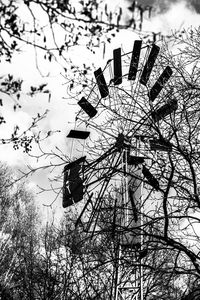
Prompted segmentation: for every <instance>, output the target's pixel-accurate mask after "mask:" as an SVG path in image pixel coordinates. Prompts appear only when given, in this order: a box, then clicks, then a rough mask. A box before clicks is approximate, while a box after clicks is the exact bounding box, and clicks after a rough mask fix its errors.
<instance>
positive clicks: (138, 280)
mask: <svg viewBox="0 0 200 300" xmlns="http://www.w3.org/2000/svg"><path fill="white" fill-rule="evenodd" d="M129 157H130V149H129V148H128V147H125V148H124V149H123V150H122V171H123V172H122V173H123V175H122V180H121V187H120V197H118V200H119V201H118V207H120V230H119V233H118V234H117V237H116V238H117V242H118V246H117V251H116V254H115V255H116V259H115V260H116V262H115V264H116V265H115V293H114V298H113V299H114V300H143V281H142V275H143V274H142V273H143V272H142V266H141V260H140V258H139V257H138V252H139V251H140V250H141V247H142V238H141V236H142V235H141V234H140V229H139V228H137V227H139V226H141V224H142V214H141V211H138V212H137V210H140V206H141V205H140V201H141V196H142V182H141V170H140V169H139V168H138V167H137V166H133V165H129ZM130 173H132V174H133V178H131V176H130V175H129V174H130ZM131 194H132V195H131ZM134 202H135V203H134ZM133 261H134V262H135V266H134V267H133V269H132V270H131V271H130V268H129V267H128V265H130V263H131V264H132V263H133ZM126 264H127V265H126Z"/></svg>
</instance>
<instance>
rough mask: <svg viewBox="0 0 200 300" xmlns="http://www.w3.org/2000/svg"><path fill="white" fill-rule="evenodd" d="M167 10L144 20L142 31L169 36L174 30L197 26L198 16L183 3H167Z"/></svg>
mask: <svg viewBox="0 0 200 300" xmlns="http://www.w3.org/2000/svg"><path fill="white" fill-rule="evenodd" d="M168 4H169V6H168V9H167V10H163V11H162V13H160V14H157V15H154V16H153V17H152V18H151V19H148V18H147V19H145V20H144V24H143V30H146V31H152V32H161V33H162V34H165V35H167V34H170V33H171V32H172V31H174V30H181V29H187V28H189V27H191V26H193V27H198V26H199V23H200V22H199V14H198V13H197V12H196V11H195V10H194V9H192V7H191V6H188V4H187V3H186V2H185V1H176V3H174V1H168Z"/></svg>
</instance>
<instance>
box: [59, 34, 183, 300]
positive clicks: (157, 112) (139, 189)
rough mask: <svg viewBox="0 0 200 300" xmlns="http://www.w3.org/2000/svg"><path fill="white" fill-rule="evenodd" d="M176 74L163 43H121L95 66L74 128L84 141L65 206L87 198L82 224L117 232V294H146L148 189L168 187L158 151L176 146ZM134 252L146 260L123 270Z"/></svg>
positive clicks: (67, 173)
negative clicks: (172, 124) (145, 212)
mask: <svg viewBox="0 0 200 300" xmlns="http://www.w3.org/2000/svg"><path fill="white" fill-rule="evenodd" d="M171 76H172V68H171V67H170V66H168V65H167V62H166V61H165V59H164V57H163V56H162V52H161V49H160V47H159V46H157V45H155V44H153V45H143V44H142V41H141V40H136V41H135V42H134V45H133V50H132V51H130V52H127V53H124V52H123V51H122V49H121V48H118V49H115V50H114V51H113V58H112V59H110V60H109V61H108V62H107V64H106V66H105V68H104V69H103V70H102V69H101V68H99V69H97V70H96V71H95V72H94V78H95V83H94V85H93V86H92V88H90V90H85V92H84V94H83V96H82V98H81V99H80V100H79V101H78V105H79V106H80V108H81V110H80V111H79V113H78V114H77V116H76V124H75V128H74V129H72V130H70V132H69V134H68V136H67V137H68V138H69V139H71V140H72V141H73V146H74V143H77V146H74V147H73V151H74V153H75V154H73V159H72V161H71V162H69V163H68V164H67V165H66V166H65V168H64V176H63V178H64V179H63V207H64V208H66V207H69V206H72V205H74V204H76V203H78V202H80V201H82V200H83V201H82V202H84V205H83V207H82V210H81V211H80V213H79V216H78V218H77V221H76V226H79V225H81V226H83V228H84V231H85V232H87V234H88V236H89V237H90V238H91V239H92V238H94V237H96V236H98V235H99V234H101V233H102V232H108V233H109V234H110V238H111V239H112V241H113V245H114V249H115V253H116V259H115V260H114V263H113V270H114V271H113V282H112V290H111V292H110V298H109V299H115V300H119V299H120V300H124V299H126V300H130V299H133V300H142V299H143V276H142V263H141V260H142V254H143V253H144V249H143V235H142V227H143V205H144V204H143V194H144V189H151V190H153V191H157V192H159V191H160V189H161V188H160V184H159V174H156V167H155V166H156V160H157V153H158V152H159V153H160V152H162V153H166V152H167V153H169V152H171V151H172V144H171V143H170V138H171V133H170V130H169V126H168V125H169V123H170V122H171V120H172V117H173V114H174V112H175V111H176V109H177V108H178V104H177V101H176V99H172V97H171V91H172V86H171V84H170V80H171ZM80 145H81V146H83V148H84V152H83V151H80ZM130 249H133V251H132V256H131V257H130ZM125 257H126V260H125V259H124V258H125ZM127 259H134V260H135V261H137V262H138V264H137V265H138V267H137V268H136V269H135V270H134V272H131V273H128V272H127V273H126V272H123V270H124V269H126V263H125V261H127Z"/></svg>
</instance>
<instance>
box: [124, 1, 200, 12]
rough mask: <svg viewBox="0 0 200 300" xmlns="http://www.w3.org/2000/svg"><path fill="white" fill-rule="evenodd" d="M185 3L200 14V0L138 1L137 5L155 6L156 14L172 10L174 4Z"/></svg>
mask: <svg viewBox="0 0 200 300" xmlns="http://www.w3.org/2000/svg"><path fill="white" fill-rule="evenodd" d="M128 2H129V3H130V4H132V3H133V0H129V1H128ZM181 2H185V4H186V5H187V6H188V7H190V8H192V9H193V10H194V11H196V12H197V13H200V3H199V0H163V1H160V0H159V1H158V0H138V1H137V3H138V4H139V5H144V6H147V5H150V6H153V7H154V9H155V10H156V12H157V13H158V12H160V13H163V12H164V11H166V10H168V9H170V7H171V6H172V5H174V4H177V3H181Z"/></svg>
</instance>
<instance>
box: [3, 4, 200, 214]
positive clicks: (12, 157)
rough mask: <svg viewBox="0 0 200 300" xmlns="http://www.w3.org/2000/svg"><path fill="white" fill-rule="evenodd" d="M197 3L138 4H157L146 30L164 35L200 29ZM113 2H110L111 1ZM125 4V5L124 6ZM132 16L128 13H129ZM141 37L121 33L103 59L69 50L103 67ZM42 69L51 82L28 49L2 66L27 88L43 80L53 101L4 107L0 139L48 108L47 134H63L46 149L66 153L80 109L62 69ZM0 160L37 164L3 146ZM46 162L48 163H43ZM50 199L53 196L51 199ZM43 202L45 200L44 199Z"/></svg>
mask: <svg viewBox="0 0 200 300" xmlns="http://www.w3.org/2000/svg"><path fill="white" fill-rule="evenodd" d="M112 1H113V2H112V5H113V6H116V5H117V1H115V0H112ZM118 2H119V4H120V5H122V6H123V7H125V6H127V2H129V5H130V4H131V1H127V0H126V1H124V0H119V1H118ZM198 2H199V1H198V0H196V1H195V0H190V1H188V0H187V1H178V0H177V1H173V0H170V1H165V0H164V1H162V0H139V1H138V3H141V4H144V5H150V4H152V5H154V6H155V7H156V8H157V13H154V14H153V15H152V17H151V19H148V18H145V21H144V25H143V29H144V30H147V31H152V32H153V31H154V32H159V31H161V32H163V33H165V34H167V33H170V32H171V31H173V30H175V29H180V28H188V27H189V26H195V27H197V26H199V25H200V15H199V13H200V4H199V3H198ZM109 3H111V1H109ZM125 3H126V4H125ZM126 13H127V14H129V11H128V10H127V12H126ZM136 38H138V37H137V36H136V34H135V33H133V32H131V31H130V30H129V31H125V32H121V33H119V35H118V36H117V37H116V38H115V39H113V41H112V43H111V44H108V45H107V47H106V51H107V52H106V56H105V58H104V59H103V55H102V49H99V50H97V51H96V54H95V55H94V56H93V57H92V55H91V53H88V52H87V50H86V49H84V47H82V48H80V47H77V48H75V49H72V50H70V52H69V56H71V58H72V59H74V60H75V61H76V62H78V61H80V63H82V62H83V61H91V60H92V61H93V62H94V63H95V64H96V67H97V68H98V67H102V68H103V67H104V65H105V63H106V61H107V59H108V58H110V57H111V55H112V51H113V49H114V48H116V47H120V46H123V48H125V50H127V51H130V50H131V49H132V45H133V42H134V39H136ZM41 69H42V71H43V73H44V74H47V73H48V72H50V77H49V78H48V79H44V78H41V76H40V74H39V73H38V72H37V70H36V68H35V57H34V52H33V51H30V49H26V52H24V53H23V55H16V56H15V59H14V61H13V64H12V65H7V64H1V68H0V75H1V74H4V75H5V74H6V73H12V72H14V74H16V76H20V77H21V78H23V79H25V81H26V84H27V86H28V85H29V84H31V85H32V84H33V82H34V84H37V83H40V82H41V81H43V82H44V81H46V82H48V83H49V85H50V87H51V92H52V97H51V102H50V103H49V102H48V97H46V96H45V95H42V96H39V97H36V98H33V99H27V98H26V97H25V96H24V97H22V104H23V106H22V110H21V111H18V112H17V113H16V112H15V113H14V112H13V109H12V107H9V106H4V107H3V108H2V112H3V114H4V115H5V117H6V118H7V119H9V123H8V125H4V126H2V125H1V126H0V134H1V136H2V135H3V134H5V133H6V132H11V130H12V128H13V126H14V125H15V124H19V125H20V128H22V130H24V129H25V128H26V126H28V124H29V123H30V122H31V115H34V113H37V112H38V111H39V112H41V113H42V112H43V111H45V109H48V110H49V111H50V112H49V116H48V118H47V119H45V120H44V122H43V128H45V130H46V131H48V130H53V131H55V130H58V129H59V130H60V131H61V133H60V134H56V135H54V137H52V138H51V139H49V141H48V143H47V144H46V147H47V149H49V150H51V149H53V148H54V147H55V146H56V145H57V146H60V147H61V149H62V150H63V151H66V153H67V152H69V148H70V147H69V143H67V141H66V137H65V136H66V134H67V132H68V131H69V129H70V128H72V127H73V123H72V122H73V121H74V118H75V112H76V111H77V110H78V107H77V108H76V107H74V106H69V105H67V102H66V101H64V100H63V99H62V97H63V96H64V95H66V85H65V83H66V82H65V80H64V79H63V77H62V76H60V71H61V69H60V68H59V66H56V65H55V64H54V63H52V64H47V63H42V64H41ZM0 157H1V160H3V161H6V162H8V164H10V165H12V166H14V167H15V168H18V167H19V166H22V164H24V162H26V163H28V164H30V163H33V164H34V165H36V162H35V161H34V162H33V161H32V160H31V159H30V158H28V157H24V154H23V153H22V151H13V149H12V147H11V146H5V147H3V146H1V147H0ZM43 162H44V163H45V161H43ZM47 177H48V171H45V172H44V173H43V175H42V176H41V174H39V175H38V176H37V175H34V177H33V178H32V179H31V183H30V185H31V186H34V185H35V184H37V183H38V182H39V183H40V184H44V185H45V184H46V182H47ZM48 198H49V199H50V197H48ZM38 199H39V200H40V201H43V200H44V199H45V197H41V196H39V198H38ZM41 199H42V200H41ZM57 203H58V207H59V209H62V208H61V199H60V200H57Z"/></svg>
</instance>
